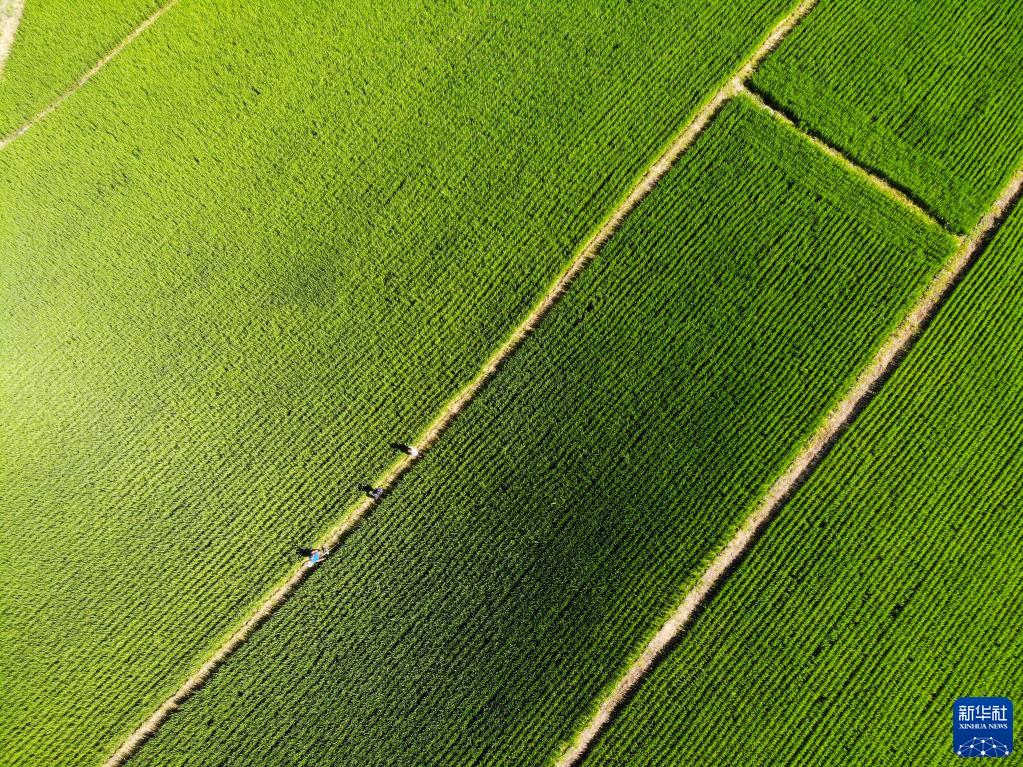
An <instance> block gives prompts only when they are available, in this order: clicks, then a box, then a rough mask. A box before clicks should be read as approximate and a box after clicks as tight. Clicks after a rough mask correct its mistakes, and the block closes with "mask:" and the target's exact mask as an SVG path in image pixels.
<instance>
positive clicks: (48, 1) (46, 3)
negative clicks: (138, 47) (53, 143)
mask: <svg viewBox="0 0 1023 767" xmlns="http://www.w3.org/2000/svg"><path fill="white" fill-rule="evenodd" d="M159 7H160V2H159V0H24V12H23V13H22V16H21V21H20V23H19V24H18V29H17V32H16V34H15V37H14V45H13V46H12V48H11V52H10V56H9V57H8V59H7V61H6V63H4V64H2V65H0V70H2V74H0V138H3V137H5V136H8V135H10V134H11V133H13V132H14V131H15V130H17V129H18V128H19V127H21V125H23V124H24V123H25V122H26V121H27V120H28V119H29V118H30V117H32V116H33V115H35V114H36V113H37V112H39V111H40V110H41V109H43V107H45V106H46V105H47V104H49V103H50V102H51V101H53V100H54V99H56V98H57V97H59V96H60V94H62V93H63V92H64V91H65V90H67V89H68V88H69V87H70V86H71V85H72V84H73V83H75V82H76V81H77V80H78V79H79V78H80V77H81V76H82V75H84V74H85V73H86V72H87V71H88V70H89V69H90V68H91V67H92V66H93V65H94V64H95V63H96V62H97V61H99V59H100V58H102V57H103V56H104V55H106V54H107V53H108V52H109V51H110V50H111V49H112V48H114V46H116V45H117V44H118V43H119V42H120V41H121V40H122V39H123V38H124V37H125V36H126V35H128V34H129V33H130V32H131V31H132V30H133V29H135V27H137V26H138V25H139V24H140V23H141V22H142V21H143V20H144V19H146V17H148V16H149V15H150V14H151V13H153V12H154V11H155V10H156V9H157V8H159Z"/></svg>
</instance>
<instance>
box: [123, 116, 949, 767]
mask: <svg viewBox="0 0 1023 767" xmlns="http://www.w3.org/2000/svg"><path fill="white" fill-rule="evenodd" d="M950 246H951V240H950V238H949V237H948V236H947V235H946V234H944V233H943V232H941V231H940V230H939V229H938V228H937V227H936V226H934V227H932V226H929V225H927V224H925V223H923V222H921V221H920V220H919V219H917V218H916V217H915V216H913V215H912V214H911V213H909V212H907V211H906V210H904V209H903V208H901V207H900V206H898V205H897V204H896V203H894V202H892V201H891V200H890V199H888V198H887V197H886V196H884V195H882V194H880V193H878V192H877V191H876V190H874V189H873V188H872V187H867V186H865V185H864V184H862V183H860V181H859V180H858V179H856V178H853V177H851V176H848V175H846V172H845V171H844V170H843V169H842V168H840V167H838V166H837V165H835V164H833V163H832V162H831V160H829V159H828V158H826V157H824V156H823V155H820V154H819V153H818V152H817V150H816V149H815V148H814V147H812V146H811V145H810V144H809V143H808V142H806V141H805V140H804V139H803V138H801V137H799V136H797V135H795V134H794V132H792V131H790V129H789V128H787V127H785V126H782V125H781V124H780V123H778V122H777V121H775V120H774V119H773V118H772V117H770V116H769V115H767V114H765V113H763V112H761V111H759V110H758V109H757V108H755V107H753V106H752V105H751V104H750V103H749V102H748V101H746V100H745V99H740V100H738V101H733V102H731V103H730V104H729V105H727V106H726V107H725V109H724V111H723V112H722V113H721V114H720V115H719V116H718V118H716V119H715V121H714V122H713V123H712V124H711V125H710V127H709V128H708V131H707V133H706V134H705V135H704V136H702V137H700V139H699V140H698V141H697V143H696V145H695V146H694V147H693V148H692V149H691V150H690V151H689V152H687V153H686V154H685V155H683V157H682V158H681V160H680V162H679V165H678V166H677V167H676V168H674V169H673V170H672V171H671V172H670V173H669V175H668V176H667V177H665V179H664V180H663V181H662V183H661V184H660V185H659V186H658V187H656V188H655V189H654V190H653V192H652V193H651V194H650V196H649V197H648V198H647V199H646V200H644V201H643V202H642V203H641V205H640V206H639V208H638V209H637V210H636V211H635V212H634V213H633V215H632V216H630V217H629V219H627V220H626V222H625V224H624V226H623V228H622V229H621V230H619V232H618V233H617V234H616V235H615V236H614V237H613V238H612V240H611V242H610V243H609V244H608V245H607V247H606V248H605V249H604V251H603V252H602V253H601V254H600V255H599V256H598V257H597V259H596V260H595V261H594V262H593V263H592V264H591V265H590V267H589V268H588V269H587V270H586V271H585V272H584V273H583V274H582V275H581V277H580V279H579V280H578V282H577V283H576V284H575V285H574V286H573V287H572V288H571V289H570V290H569V292H568V293H567V295H566V296H565V297H564V298H563V300H562V301H561V302H560V303H559V304H558V305H557V306H556V307H555V308H554V309H553V311H552V312H551V314H550V315H548V317H547V318H546V319H545V320H544V322H543V323H542V324H541V325H540V327H539V328H538V329H537V331H536V332H535V334H534V335H533V336H531V337H530V339H529V340H527V341H526V343H525V345H524V346H523V347H522V348H521V349H520V351H519V352H518V353H517V354H516V355H515V356H514V357H512V358H511V360H510V361H509V363H508V364H507V366H506V367H505V368H504V369H503V370H502V371H501V372H500V373H499V374H498V376H497V377H496V378H495V380H494V381H493V382H492V384H491V385H490V386H488V387H487V388H486V389H485V390H484V391H483V392H482V393H481V394H480V395H479V397H478V398H477V399H476V400H474V402H473V403H472V404H471V405H470V406H469V407H468V409H467V410H466V411H465V412H464V413H463V415H462V416H461V417H460V419H459V420H458V421H456V422H455V423H454V425H453V426H452V428H451V429H450V430H449V431H448V432H447V433H446V434H445V436H444V438H443V439H442V440H441V441H440V442H439V443H438V445H437V447H436V448H435V449H434V450H433V451H431V453H430V454H428V455H427V456H426V457H425V458H424V459H423V461H422V462H421V463H420V464H418V465H417V467H416V468H415V470H414V471H413V472H411V474H410V475H408V476H407V477H406V478H405V479H404V480H403V481H402V483H401V484H400V485H399V486H398V487H397V488H396V490H395V491H394V493H393V494H392V495H391V496H389V497H388V498H386V499H385V500H384V501H383V503H382V505H381V506H380V507H379V508H378V509H376V510H375V511H374V512H373V514H372V515H371V516H370V517H369V518H368V519H367V521H366V522H365V523H364V524H363V525H362V526H361V527H360V528H359V529H358V530H356V532H355V533H354V534H353V535H352V536H351V537H350V538H349V539H348V540H347V541H346V542H345V544H344V545H342V546H341V547H340V548H339V549H338V550H337V551H336V552H334V553H333V554H332V555H331V559H329V560H327V562H326V564H325V565H324V566H323V567H322V568H321V569H320V570H319V571H318V572H316V573H315V574H314V575H313V576H312V578H311V579H310V581H308V582H307V583H306V584H305V585H304V586H303V587H302V588H300V589H299V590H298V591H297V592H296V593H295V595H294V596H293V598H292V599H291V601H289V602H288V603H287V604H285V605H284V607H283V608H282V609H281V610H280V611H279V612H278V613H277V614H276V615H275V616H274V617H273V618H272V619H271V620H270V622H269V623H268V624H267V625H266V626H265V627H264V628H263V629H262V630H261V631H260V632H258V633H257V634H256V635H255V636H254V637H253V638H252V640H251V641H250V642H249V643H248V644H247V645H245V646H243V647H242V648H241V650H240V651H239V653H238V654H237V655H236V656H235V657H234V658H232V659H231V660H230V661H228V663H227V664H226V665H225V666H224V667H223V668H221V670H220V671H219V672H218V674H217V675H216V676H214V677H213V679H212V681H211V682H210V684H209V685H208V686H207V687H205V688H204V689H203V690H202V691H201V692H200V693H199V694H198V695H197V696H196V697H194V698H193V699H192V700H191V701H189V702H188V703H186V704H185V706H184V707H183V709H182V710H181V711H180V712H179V713H178V714H176V715H175V716H174V717H172V718H171V719H170V720H169V721H168V722H167V724H166V725H165V726H164V728H163V729H162V730H161V732H160V733H159V734H158V735H157V736H156V738H155V739H154V740H152V741H150V743H149V744H148V745H147V746H145V747H144V748H143V749H142V751H141V752H140V754H139V755H138V757H137V762H136V764H137V765H138V767H149V766H150V765H152V766H153V767H156V765H159V766H160V767H169V766H170V765H185V764H193V763H202V764H219V765H243V764H254V763H261V762H266V763H274V762H275V761H277V760H278V759H280V757H279V756H278V754H280V753H281V748H282V744H287V751H288V755H289V756H288V759H291V757H292V755H295V760H296V763H298V764H316V763H336V762H342V761H344V762H346V763H351V764H359V765H362V766H363V767H367V766H371V765H385V764H388V765H393V764H401V765H406V764H407V765H413V764H414V765H417V766H420V767H427V766H428V765H459V766H461V765H470V764H473V765H511V764H514V765H519V764H522V765H528V764H542V763H543V762H544V760H545V758H548V757H550V756H552V755H553V754H554V753H555V752H556V751H557V750H558V746H559V744H560V743H561V742H562V741H564V740H566V739H568V738H570V737H571V735H572V734H573V732H574V730H575V728H576V727H577V726H578V725H579V723H580V722H581V720H582V718H583V717H584V715H585V714H586V712H587V711H588V710H589V708H590V706H591V705H592V703H593V701H594V700H595V698H596V697H597V695H598V693H599V692H600V690H601V689H602V688H603V687H604V686H605V685H607V684H609V683H610V682H612V681H613V680H614V679H615V678H616V677H617V675H618V673H619V672H620V670H621V669H622V668H623V666H624V665H625V664H626V663H627V661H628V660H629V658H630V657H631V656H632V654H633V653H635V652H636V651H637V650H638V648H639V645H640V643H641V642H642V641H643V640H644V639H645V638H646V637H647V636H648V635H649V634H650V633H651V632H652V631H653V630H654V629H655V627H656V626H657V624H658V622H659V621H660V619H661V618H662V616H663V615H664V614H665V613H666V612H667V611H669V610H670V609H671V608H672V607H673V606H674V604H675V601H676V600H677V598H678V596H679V594H680V592H682V591H683V589H684V588H685V587H686V586H687V585H688V584H689V583H690V582H691V581H692V579H693V577H694V573H695V572H696V571H697V569H698V568H699V566H700V564H701V562H703V561H704V560H706V559H707V558H708V557H709V556H711V555H712V553H713V552H714V550H715V549H716V548H717V547H718V546H720V545H721V543H722V542H723V541H724V540H725V539H727V537H729V536H730V534H731V533H732V531H733V529H734V528H735V526H736V525H737V523H738V522H739V520H740V519H741V518H742V517H743V516H744V515H745V514H746V513H747V512H748V510H749V509H750V507H751V506H753V505H754V504H755V503H756V502H757V499H758V496H759V494H760V492H761V491H762V490H763V489H764V488H765V486H767V485H768V484H769V483H770V482H771V481H772V480H773V478H774V477H775V476H776V475H777V474H778V473H779V472H780V471H781V470H782V469H783V467H784V466H785V464H786V461H787V459H788V457H789V456H790V454H791V453H792V452H793V451H794V450H796V449H797V448H798V446H799V445H800V443H801V442H802V441H803V440H805V439H806V438H807V437H808V435H809V434H810V433H811V431H812V429H813V428H814V426H815V425H816V424H817V423H818V422H819V421H820V420H821V419H822V417H823V415H824V413H825V412H826V410H827V408H828V406H829V405H830V404H831V403H832V402H834V401H835V400H836V399H838V397H839V396H840V393H841V391H842V389H843V387H844V385H845V384H846V383H847V382H848V381H849V380H850V378H851V377H852V376H853V375H854V374H855V372H856V371H857V370H858V368H860V367H861V366H862V365H863V364H864V362H865V361H866V360H867V359H868V357H869V356H870V354H871V353H872V351H873V350H874V349H875V348H876V347H877V346H878V345H879V344H880V341H881V339H882V337H883V336H884V335H885V334H886V332H887V331H888V329H889V328H890V327H892V326H893V325H894V324H895V322H896V321H897V320H898V318H899V317H900V316H901V315H902V313H903V311H904V310H905V308H906V306H907V304H908V303H909V302H911V300H912V299H913V298H914V297H915V296H916V295H917V294H918V293H919V292H920V291H921V288H922V285H923V284H924V283H925V281H926V280H927V279H928V278H929V276H930V275H931V274H932V273H933V272H934V271H935V270H936V268H937V265H938V263H939V262H940V261H942V260H943V259H944V258H945V257H947V256H948V254H949V251H950Z"/></svg>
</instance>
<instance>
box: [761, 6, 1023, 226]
mask: <svg viewBox="0 0 1023 767" xmlns="http://www.w3.org/2000/svg"><path fill="white" fill-rule="evenodd" d="M753 84H754V86H755V87H756V89H757V90H758V91H760V92H761V93H763V94H765V96H766V97H767V98H768V99H769V100H770V101H773V102H775V103H776V104H778V105H779V106H780V107H781V108H782V109H784V110H785V111H787V112H789V113H790V114H792V115H793V116H794V117H795V118H796V119H797V120H798V121H799V122H800V123H801V124H802V125H803V126H804V127H806V128H807V129H808V130H810V131H812V132H814V133H816V134H818V135H820V136H821V137H823V138H824V139H825V140H827V141H829V142H830V143H832V144H834V145H836V146H838V147H839V148H840V149H842V150H843V151H845V152H847V153H848V154H849V155H851V156H852V157H853V158H855V159H856V160H857V161H859V162H860V163H862V164H863V165H866V166H868V167H870V168H873V169H875V170H877V171H878V172H879V173H880V174H881V175H882V176H885V177H886V178H888V179H890V180H891V181H892V182H893V183H894V184H896V185H897V186H899V187H901V188H902V189H904V190H905V191H906V192H907V193H909V194H910V195H911V196H913V197H915V198H916V199H918V200H919V201H920V202H921V203H922V204H923V205H924V206H926V207H927V208H929V209H930V210H931V211H932V212H933V213H934V214H936V215H937V216H938V217H940V218H941V219H943V220H944V221H945V222H947V223H948V225H949V226H950V228H952V229H954V230H956V231H958V232H966V231H967V230H968V229H969V228H970V227H972V226H973V225H974V224H975V223H976V222H977V220H978V219H979V218H980V214H981V212H982V211H983V210H985V209H986V208H987V206H988V205H989V204H990V203H991V202H992V200H993V199H994V197H995V196H996V194H997V190H998V189H1000V188H1001V187H1002V185H1003V184H1004V182H1005V181H1006V180H1007V179H1008V177H1009V176H1010V175H1011V174H1012V171H1013V170H1014V169H1015V167H1016V166H1017V165H1018V163H1019V162H1020V160H1021V159H1023V13H1021V12H1020V8H1019V6H1018V5H1016V4H1014V3H1006V2H1003V1H1002V0H978V1H975V2H968V3H960V2H949V0H922V2H913V3H898V2H894V3H893V2H889V0H821V2H820V4H819V5H818V6H817V7H816V8H815V9H814V10H813V11H812V12H811V13H810V15H809V16H808V17H807V19H806V20H805V21H804V22H803V24H801V25H800V26H799V27H797V28H796V29H795V31H794V32H793V33H792V34H791V35H790V36H789V37H788V38H787V39H786V40H785V42H784V43H783V44H782V45H781V46H780V47H779V49H778V50H777V51H776V52H775V53H773V54H772V55H771V56H769V57H768V58H767V59H766V61H765V62H764V64H763V66H762V67H761V68H760V69H759V70H758V72H757V73H756V75H755V76H754V78H753Z"/></svg>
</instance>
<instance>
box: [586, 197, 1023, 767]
mask: <svg viewBox="0 0 1023 767" xmlns="http://www.w3.org/2000/svg"><path fill="white" fill-rule="evenodd" d="M1021 280H1023V216H1021V215H1020V214H1019V213H1018V212H1017V213H1016V214H1014V216H1013V217H1012V218H1011V219H1010V221H1009V222H1007V224H1006V225H1005V227H1004V228H1003V230H1002V231H1001V233H1000V234H999V235H998V236H997V238H996V239H995V241H994V243H993V244H992V247H991V248H990V249H989V251H988V252H987V254H986V255H985V257H984V258H983V259H982V260H981V261H980V263H978V264H977V265H976V267H975V268H974V270H973V271H972V272H970V274H969V275H968V276H967V277H966V279H965V280H964V281H963V284H962V285H961V286H960V287H959V288H958V289H957V290H956V293H955V295H954V296H953V297H952V298H951V300H950V301H949V302H948V305H947V306H946V307H945V308H944V309H943V310H942V312H941V313H940V315H939V316H938V317H937V319H936V320H935V322H934V325H933V326H932V328H931V329H930V330H929V331H928V332H927V334H926V335H925V337H924V338H923V339H922V340H921V342H920V344H919V345H918V346H917V348H916V349H914V350H913V352H912V353H911V354H910V356H909V358H908V359H907V360H906V361H905V363H904V364H903V365H902V366H901V367H900V369H899V370H898V372H897V373H896V374H895V375H894V376H893V377H892V380H891V381H890V382H889V384H888V385H887V386H886V387H885V390H884V391H883V392H881V393H880V394H879V395H878V397H877V398H876V399H875V400H874V402H872V403H871V405H870V406H869V407H868V408H867V410H866V411H865V412H864V413H863V415H862V417H861V418H860V419H859V421H858V422H857V423H856V424H855V425H854V426H853V427H852V428H851V429H850V430H849V433H848V434H847V435H846V437H845V438H844V439H843V440H842V441H840V442H839V443H838V444H837V445H836V447H835V449H834V451H833V453H832V454H831V455H829V456H828V458H827V459H826V460H825V461H824V463H823V465H822V466H821V468H820V470H819V471H818V472H817V474H816V475H815V476H814V478H813V479H812V480H811V481H810V482H808V483H807V484H806V485H805V486H804V487H803V488H802V490H801V491H800V492H799V493H798V494H797V496H796V497H795V498H794V499H793V501H792V503H791V504H790V505H789V506H787V507H786V508H785V509H784V510H783V511H782V512H781V514H780V515H779V517H778V519H777V520H776V521H775V522H774V524H772V525H771V526H770V528H769V529H768V531H767V533H766V534H765V535H764V537H763V539H762V540H761V541H760V543H759V544H758V545H757V547H756V548H755V549H754V550H753V551H752V553H751V554H750V556H749V559H748V560H747V562H746V563H745V564H744V565H743V566H742V567H740V568H739V570H738V571H737V572H736V573H735V575H734V576H733V577H732V578H731V579H729V581H728V583H727V584H726V585H725V586H724V588H723V589H722V591H721V593H720V595H719V596H718V597H717V598H716V599H715V600H714V602H713V604H712V605H710V607H709V608H708V609H707V611H706V613H705V614H704V615H703V616H701V617H700V619H699V620H698V621H697V622H696V624H695V625H694V627H693V631H692V633H691V634H690V635H689V636H687V637H686V638H685V640H684V641H683V642H682V643H681V644H680V646H679V647H678V648H677V649H676V650H675V651H674V652H673V653H672V654H671V655H670V657H669V658H668V659H667V660H665V662H664V663H663V664H662V665H661V666H660V667H659V668H658V670H657V671H656V672H655V673H654V674H653V676H651V678H650V679H649V680H648V682H647V684H646V685H645V686H644V687H643V689H642V690H641V692H640V693H639V694H638V695H637V696H636V698H635V700H633V701H632V702H631V703H630V705H629V706H628V707H626V708H625V710H624V711H623V713H622V715H621V718H620V719H619V720H618V721H617V722H616V723H615V725H614V726H613V727H612V728H611V730H610V731H609V732H608V735H607V737H606V739H605V740H604V741H602V742H601V743H600V744H599V745H598V746H597V748H596V749H595V751H594V752H593V753H592V758H590V759H587V760H586V761H585V762H584V764H585V765H588V766H589V767H592V766H593V765H630V766H631V765H662V764H693V765H704V764H720V763H721V762H720V761H718V758H717V755H720V754H728V755H729V759H728V763H730V764H751V765H752V764H779V765H789V764H799V765H803V764H813V765H818V764H828V765H830V764H838V763H845V764H954V763H956V761H957V758H956V757H955V756H953V755H952V753H951V749H950V748H949V747H948V723H949V721H950V717H951V710H952V709H951V701H952V700H954V699H955V698H958V697H960V696H967V695H969V694H971V693H970V691H971V690H973V691H983V692H979V693H978V694H982V695H996V694H997V695H1000V696H1008V697H1009V698H1011V699H1013V700H1017V699H1019V698H1020V697H1021V696H1023V683H1021V681H1020V678H1019V674H1018V673H1016V672H1017V670H1018V669H1019V667H1020V663H1021V662H1023V636H1021V634H1020V626H1023V595H1021V594H1020V589H1019V584H1020V582H1021V580H1023V559H1021V557H1020V551H1021V548H1023V528H1021V526H1020V515H1021V513H1023V500H1021V498H1023V496H1021V488H1023V454H1021V451H1020V444H1021V440H1023V296H1021V295H1020V293H1019V291H1017V290H1014V286H1017V285H1019V284H1020V282H1021ZM753 722H755V723H756V733H755V735H754V734H753V733H752V732H751V731H750V730H749V729H747V728H746V727H744V726H743V724H744V723H753ZM1009 761H1010V763H1011V761H1012V758H1010V760H1009Z"/></svg>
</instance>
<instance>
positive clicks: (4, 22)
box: [0, 0, 25, 75]
mask: <svg viewBox="0 0 1023 767" xmlns="http://www.w3.org/2000/svg"><path fill="white" fill-rule="evenodd" d="M24 10H25V0H0V75H2V74H3V73H4V64H6V63H7V57H8V56H10V55H11V48H12V47H14V35H15V34H17V32H18V24H19V23H20V22H21V14H22V13H23V12H24Z"/></svg>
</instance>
